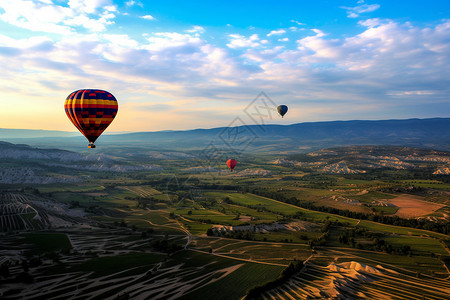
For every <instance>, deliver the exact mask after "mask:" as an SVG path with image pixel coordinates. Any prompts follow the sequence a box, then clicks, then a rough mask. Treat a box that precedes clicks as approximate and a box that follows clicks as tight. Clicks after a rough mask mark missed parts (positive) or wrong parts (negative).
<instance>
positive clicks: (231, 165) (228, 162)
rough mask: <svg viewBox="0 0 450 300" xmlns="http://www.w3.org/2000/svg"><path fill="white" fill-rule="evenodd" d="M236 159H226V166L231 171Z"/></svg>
mask: <svg viewBox="0 0 450 300" xmlns="http://www.w3.org/2000/svg"><path fill="white" fill-rule="evenodd" d="M236 164H237V161H235V160H234V159H229V160H227V166H228V168H230V170H231V172H233V169H234V167H236Z"/></svg>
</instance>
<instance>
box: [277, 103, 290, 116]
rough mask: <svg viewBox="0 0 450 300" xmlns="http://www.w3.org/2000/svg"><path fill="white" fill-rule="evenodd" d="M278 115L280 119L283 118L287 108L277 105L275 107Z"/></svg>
mask: <svg viewBox="0 0 450 300" xmlns="http://www.w3.org/2000/svg"><path fill="white" fill-rule="evenodd" d="M277 110H278V113H279V114H280V115H281V117H282V118H283V117H284V115H285V114H286V113H287V111H288V107H287V106H286V105H278V107H277Z"/></svg>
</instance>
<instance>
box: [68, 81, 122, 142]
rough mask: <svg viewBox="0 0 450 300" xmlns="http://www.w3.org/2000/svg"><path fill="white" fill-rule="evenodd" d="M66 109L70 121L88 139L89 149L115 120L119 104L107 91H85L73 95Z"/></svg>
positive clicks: (69, 97) (70, 96)
mask: <svg viewBox="0 0 450 300" xmlns="http://www.w3.org/2000/svg"><path fill="white" fill-rule="evenodd" d="M64 109H65V111H66V114H67V116H68V117H69V119H70V121H71V122H72V123H73V125H75V127H76V128H78V130H79V131H80V132H81V133H82V134H83V135H84V136H85V137H86V138H87V139H88V141H89V145H88V147H89V148H95V145H94V142H95V141H96V140H97V138H98V137H99V136H100V135H101V134H102V132H103V131H104V130H105V129H106V128H107V127H108V126H109V124H111V122H112V121H113V120H114V118H115V116H116V114H117V109H118V104H117V100H116V98H115V97H114V96H113V95H112V94H111V93H110V92H107V91H103V90H94V89H85V90H78V91H75V92H73V93H71V94H70V95H69V96H67V98H66V102H65V104H64Z"/></svg>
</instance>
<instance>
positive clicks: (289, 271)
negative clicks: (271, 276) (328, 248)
mask: <svg viewBox="0 0 450 300" xmlns="http://www.w3.org/2000/svg"><path fill="white" fill-rule="evenodd" d="M302 269H303V261H300V260H297V261H293V262H291V263H290V264H289V266H287V267H286V269H284V270H283V272H281V274H280V276H279V277H278V278H277V279H275V280H273V281H269V282H266V283H265V284H263V285H260V286H256V287H254V288H252V289H251V290H249V291H248V292H247V295H246V296H245V298H244V299H245V300H251V299H263V297H262V295H261V294H262V293H264V292H267V291H270V290H272V289H274V288H277V287H279V286H281V285H283V284H284V283H286V282H287V281H288V280H289V279H290V278H291V277H293V276H294V275H296V274H297V273H299V272H300V271H301V270H302Z"/></svg>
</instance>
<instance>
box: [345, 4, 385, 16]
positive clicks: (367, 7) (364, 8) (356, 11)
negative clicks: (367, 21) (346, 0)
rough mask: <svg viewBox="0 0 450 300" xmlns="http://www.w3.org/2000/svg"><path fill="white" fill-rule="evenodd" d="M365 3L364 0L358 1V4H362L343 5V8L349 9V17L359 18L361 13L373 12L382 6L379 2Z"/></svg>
mask: <svg viewBox="0 0 450 300" xmlns="http://www.w3.org/2000/svg"><path fill="white" fill-rule="evenodd" d="M363 3H364V1H362V2H361V1H358V4H361V5H358V6H355V7H347V6H342V7H341V8H343V9H345V10H346V11H347V17H349V18H357V17H359V15H360V14H363V13H369V12H373V11H376V10H377V9H379V8H380V5H379V4H363Z"/></svg>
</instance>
